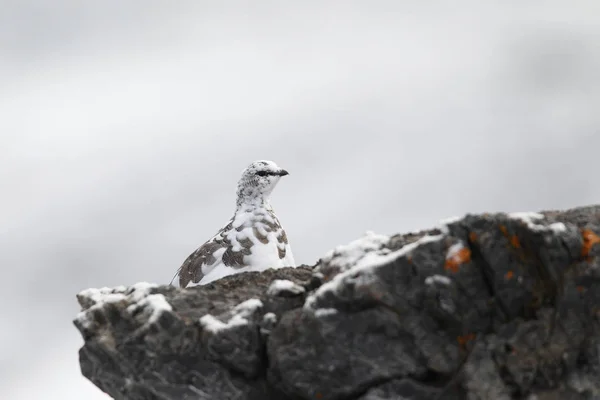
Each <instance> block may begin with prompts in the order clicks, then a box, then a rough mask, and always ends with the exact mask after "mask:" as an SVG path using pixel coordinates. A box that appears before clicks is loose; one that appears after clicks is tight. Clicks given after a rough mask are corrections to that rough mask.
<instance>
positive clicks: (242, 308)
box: [200, 299, 263, 333]
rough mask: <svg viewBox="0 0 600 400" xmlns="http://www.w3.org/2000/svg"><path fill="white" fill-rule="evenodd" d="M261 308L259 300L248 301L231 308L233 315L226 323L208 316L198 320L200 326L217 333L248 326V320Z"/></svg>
mask: <svg viewBox="0 0 600 400" xmlns="http://www.w3.org/2000/svg"><path fill="white" fill-rule="evenodd" d="M262 306H263V303H262V301H260V300H259V299H249V300H246V301H244V302H242V303H240V304H238V305H237V306H235V307H234V308H233V310H232V314H233V315H232V316H231V317H230V318H229V320H228V321H227V322H223V321H221V320H219V319H217V318H216V317H214V316H212V315H210V314H206V315H204V316H203V317H201V318H200V325H202V327H203V328H204V329H206V330H207V331H209V332H212V333H217V332H219V331H222V330H225V329H231V328H234V327H237V326H244V325H248V324H249V323H250V322H249V321H248V318H249V317H250V316H251V315H252V314H254V312H255V311H256V310H258V309H259V308H262Z"/></svg>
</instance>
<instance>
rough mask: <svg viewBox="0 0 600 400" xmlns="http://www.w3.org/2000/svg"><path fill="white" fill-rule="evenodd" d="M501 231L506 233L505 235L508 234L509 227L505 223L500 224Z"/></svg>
mask: <svg viewBox="0 0 600 400" xmlns="http://www.w3.org/2000/svg"><path fill="white" fill-rule="evenodd" d="M500 232H502V233H503V234H504V236H508V229H506V227H505V226H504V225H500Z"/></svg>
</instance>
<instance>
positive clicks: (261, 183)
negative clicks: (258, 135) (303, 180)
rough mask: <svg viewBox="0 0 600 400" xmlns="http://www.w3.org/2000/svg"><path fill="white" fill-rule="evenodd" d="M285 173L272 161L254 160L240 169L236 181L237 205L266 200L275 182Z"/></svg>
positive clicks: (259, 202) (285, 172)
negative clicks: (239, 176) (240, 173)
mask: <svg viewBox="0 0 600 400" xmlns="http://www.w3.org/2000/svg"><path fill="white" fill-rule="evenodd" d="M285 175H288V172H287V171H286V170H284V169H283V168H280V167H278V166H277V164H275V163H274V162H273V161H267V160H259V161H254V162H253V163H252V164H250V165H249V166H248V167H247V168H246V169H244V170H243V171H242V177H241V178H240V181H239V182H238V188H237V197H238V198H237V203H238V206H240V205H243V204H248V205H252V204H262V203H263V202H268V200H269V196H270V195H271V192H272V191H273V189H274V188H275V186H276V185H277V182H279V179H281V177H282V176H285Z"/></svg>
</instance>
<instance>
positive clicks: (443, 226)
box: [436, 216, 465, 235]
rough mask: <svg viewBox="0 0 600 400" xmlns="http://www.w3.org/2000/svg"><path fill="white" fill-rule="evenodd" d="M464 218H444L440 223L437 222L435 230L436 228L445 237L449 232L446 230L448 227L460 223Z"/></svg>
mask: <svg viewBox="0 0 600 400" xmlns="http://www.w3.org/2000/svg"><path fill="white" fill-rule="evenodd" d="M464 218H465V217H458V216H455V217H448V218H444V219H442V220H440V221H438V225H437V226H436V228H438V229H439V230H440V231H441V232H442V233H443V234H444V235H447V234H449V233H450V230H449V229H448V225H452V224H455V223H457V222H459V221H462V220H463V219H464Z"/></svg>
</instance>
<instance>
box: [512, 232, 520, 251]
mask: <svg viewBox="0 0 600 400" xmlns="http://www.w3.org/2000/svg"><path fill="white" fill-rule="evenodd" d="M510 244H512V246H513V247H514V248H515V249H520V248H521V242H520V241H519V238H518V237H517V235H512V236H511V238H510Z"/></svg>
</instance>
